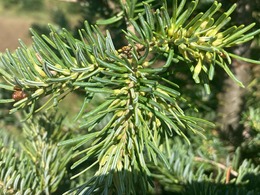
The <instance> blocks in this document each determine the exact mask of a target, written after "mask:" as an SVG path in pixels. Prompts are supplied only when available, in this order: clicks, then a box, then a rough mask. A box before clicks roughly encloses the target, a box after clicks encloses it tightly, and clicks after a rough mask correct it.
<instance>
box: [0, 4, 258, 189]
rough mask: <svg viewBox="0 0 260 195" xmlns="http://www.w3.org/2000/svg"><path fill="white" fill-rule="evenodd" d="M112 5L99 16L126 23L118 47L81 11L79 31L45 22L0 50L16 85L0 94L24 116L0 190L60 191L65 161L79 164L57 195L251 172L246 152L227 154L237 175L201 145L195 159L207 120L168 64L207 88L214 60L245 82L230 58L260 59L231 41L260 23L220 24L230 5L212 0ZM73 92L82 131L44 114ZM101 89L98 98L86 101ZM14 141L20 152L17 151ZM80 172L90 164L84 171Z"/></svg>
mask: <svg viewBox="0 0 260 195" xmlns="http://www.w3.org/2000/svg"><path fill="white" fill-rule="evenodd" d="M120 5H121V11H119V13H118V14H117V15H116V16H115V17H112V18H110V19H107V20H103V21H101V20H100V21H98V24H102V25H107V24H112V23H115V22H119V21H120V22H125V23H126V26H127V29H126V30H123V31H122V33H123V34H124V36H125V40H124V41H126V42H127V44H126V45H125V46H123V47H121V48H116V47H115V46H114V42H113V40H112V38H111V35H110V33H109V31H105V33H103V31H102V30H101V29H100V27H99V26H97V25H90V24H89V23H88V22H87V21H86V22H85V23H84V25H85V28H84V29H80V30H79V36H80V38H79V39H77V38H75V37H73V36H72V34H71V33H70V32H68V31H67V30H66V29H63V30H61V31H60V30H56V29H54V28H53V27H52V26H50V34H49V36H46V35H42V36H40V35H38V34H37V33H36V32H35V31H34V30H32V29H31V32H32V34H33V44H32V46H30V47H27V46H26V45H25V44H24V43H23V42H22V41H20V43H21V47H19V48H18V49H17V50H16V51H15V52H14V53H11V52H9V51H7V52H6V53H5V54H2V55H1V56H0V60H1V64H0V66H1V67H0V74H1V76H2V78H3V79H4V81H5V82H2V84H0V87H1V88H3V89H5V90H8V91H11V92H13V94H12V97H9V98H5V97H2V99H1V100H0V103H3V104H7V103H12V104H13V108H12V109H11V110H10V113H11V114H12V113H17V112H19V111H21V112H22V113H23V114H22V116H24V118H23V119H22V120H23V121H25V122H24V124H23V132H22V140H21V143H22V144H21V148H20V149H19V147H18V149H17V150H15V149H14V147H11V148H9V149H6V146H5V144H2V152H1V155H2V154H3V155H2V156H1V162H3V163H2V166H3V169H2V170H1V174H0V175H1V177H0V181H1V183H0V185H2V186H3V189H4V191H3V192H4V193H7V191H8V190H10V189H11V190H12V192H13V191H15V192H16V193H17V194H19V193H25V192H26V190H27V191H28V194H29V193H35V194H37V193H39V194H41V193H45V194H50V193H54V192H57V191H58V190H60V189H62V187H59V186H63V184H64V183H66V180H67V179H68V177H69V176H71V173H66V166H67V165H68V163H69V162H70V163H72V166H71V168H72V169H73V170H76V171H77V173H73V172H72V173H73V176H72V179H74V180H76V181H78V182H76V183H72V184H71V186H69V187H70V190H68V191H67V192H66V193H65V194H72V193H78V194H139V193H140V191H139V190H141V192H142V194H145V193H147V192H148V191H149V188H150V186H152V185H153V182H154V180H155V179H158V180H159V182H160V183H161V185H162V186H164V187H165V189H167V190H168V191H174V192H176V191H177V192H180V193H185V192H188V193H191V192H192V193H193V192H194V194H195V192H198V190H199V187H200V186H203V189H204V192H205V193H206V192H210V193H213V192H215V190H216V189H215V188H214V186H213V185H211V184H210V183H214V182H217V183H219V184H224V183H225V182H226V183H229V182H230V183H231V184H232V185H233V184H234V185H244V183H243V182H246V180H248V177H247V176H248V175H250V174H256V173H258V172H259V166H258V167H257V166H255V165H254V164H253V163H251V162H249V161H247V160H245V161H243V163H242V164H240V166H239V165H237V164H239V163H240V162H239V161H238V160H233V162H234V163H237V164H236V166H234V167H233V168H234V169H235V170H233V169H225V170H227V171H231V174H233V176H234V177H235V178H234V179H233V180H232V181H231V180H230V179H228V178H227V176H226V175H225V174H224V172H225V170H224V171H223V170H219V169H218V168H219V167H220V166H217V167H216V166H215V165H219V164H218V163H215V161H218V160H219V159H218V158H215V159H208V158H207V157H206V156H204V155H203V152H201V153H202V156H201V157H196V156H194V155H193V154H194V153H196V152H198V151H197V150H193V149H192V148H191V146H189V144H190V143H192V144H193V143H195V140H197V141H198V140H202V138H205V133H203V132H204V131H205V129H206V130H208V129H212V128H213V127H214V125H213V124H212V123H211V122H208V121H206V120H204V119H203V118H202V117H196V116H194V115H189V113H193V112H194V111H196V107H193V106H192V103H191V102H190V101H189V100H190V98H189V97H188V94H184V92H185V89H183V88H182V87H180V84H179V83H178V82H177V79H175V78H176V77H177V75H176V69H177V68H178V67H180V66H182V67H186V70H187V69H188V70H189V71H190V73H189V72H187V71H183V72H182V74H184V75H187V76H189V77H192V79H193V80H194V81H195V83H196V84H198V86H201V85H203V86H204V88H205V91H206V93H207V94H210V92H211V91H210V83H211V81H212V80H213V78H214V75H215V69H216V68H221V69H223V70H224V71H225V72H226V73H227V75H228V76H230V77H231V78H232V79H233V80H234V81H235V82H236V83H237V84H238V85H240V86H243V84H242V83H241V82H240V81H239V80H238V79H237V78H236V77H235V76H234V75H233V73H232V72H231V70H230V69H229V65H230V64H231V63H232V59H233V58H235V59H238V60H244V61H246V62H251V63H258V64H259V61H256V60H251V59H246V58H243V57H241V56H237V55H235V54H233V53H231V52H230V51H229V48H230V47H233V46H236V45H239V44H242V43H244V42H247V41H250V40H252V39H253V38H254V35H256V34H258V33H259V32H260V30H256V31H253V32H249V30H250V29H251V28H253V26H254V25H255V24H250V25H248V26H245V25H240V26H235V25H233V26H232V25H231V26H227V24H228V22H230V21H231V17H230V15H231V13H232V12H233V11H234V10H235V7H236V5H233V6H232V7H231V8H230V9H229V10H228V11H226V12H223V13H220V9H221V4H220V3H218V2H214V3H213V4H212V5H211V7H210V8H209V9H208V10H207V11H206V12H204V13H202V12H201V13H196V12H194V10H196V7H197V5H198V1H197V0H195V1H192V2H190V3H187V5H186V4H185V1H181V2H180V3H178V1H177V0H174V1H173V2H172V11H170V9H169V7H168V6H169V4H167V3H166V1H162V3H161V5H160V6H161V7H160V8H158V9H155V10H154V9H153V8H156V7H158V4H155V2H154V1H147V2H142V3H139V2H138V1H130V0H129V1H120ZM184 70H185V69H184ZM216 76H218V75H216ZM72 92H78V93H82V94H84V101H83V103H82V106H81V108H80V110H79V112H78V113H77V115H76V117H75V120H74V121H73V122H74V123H78V122H79V123H80V125H79V128H80V130H77V131H76V130H74V131H72V130H70V132H71V133H70V135H69V137H70V139H68V137H66V136H65V135H66V134H67V133H66V131H64V129H63V128H62V127H61V126H62V123H61V120H60V118H57V117H56V116H55V114H54V115H50V116H49V117H50V118H52V119H53V121H52V120H50V118H49V117H48V116H46V115H47V114H46V113H48V112H51V110H58V109H59V107H58V105H59V103H60V102H61V101H62V100H63V99H64V98H65V97H66V96H67V95H68V94H70V93H72ZM98 94H102V96H103V97H104V101H103V102H102V103H100V105H98V106H93V107H91V106H90V105H91V103H92V101H93V100H94V99H95V97H97V95H98ZM187 97H188V98H187ZM73 106H74V104H73V102H71V107H73ZM188 109H189V110H193V112H189V111H187V110H188ZM39 113H40V114H39ZM44 113H45V115H44ZM76 132H78V133H76ZM77 134H79V135H77ZM5 137H6V136H4V138H5ZM183 140H185V142H183ZM4 143H5V142H4ZM57 143H59V144H58V145H59V146H60V148H57ZM192 144H191V145H192ZM65 146H69V147H72V151H71V150H68V149H67V150H66V147H65ZM19 150H22V151H23V152H21V154H20V155H18V156H16V152H17V151H19ZM6 151H7V152H6ZM65 151H66V152H65ZM18 153H19V152H18ZM64 153H65V154H66V155H64ZM71 158H72V160H71V161H70V159H71ZM234 159H235V158H234ZM196 160H197V161H202V163H200V164H199V163H196ZM212 162H214V163H212ZM198 164H199V165H198ZM212 164H213V166H212ZM209 165H210V166H209ZM21 167H25V168H24V169H22V170H21V169H20V168H21ZM222 167H223V166H222ZM19 170H21V171H19ZM23 170H31V172H29V173H27V172H22V171H23ZM89 171H90V172H94V175H93V177H91V178H89V175H88V174H87V173H88V172H89ZM232 171H233V172H232ZM208 173H211V174H208ZM31 175H33V176H31ZM227 175H228V174H227ZM229 175H230V173H229ZM27 177H28V179H26V178H27ZM258 177H259V176H258ZM30 178H36V179H35V180H32V179H30ZM87 178H88V180H87ZM258 180H259V179H258ZM204 181H205V182H208V184H207V183H205V182H204ZM224 181H225V182H224ZM200 182H202V184H201V183H200ZM172 184H174V185H172ZM74 185H75V186H74ZM232 185H230V186H231V188H232ZM245 185H246V184H245ZM10 186H11V187H10ZM176 186H177V187H176ZM252 186H254V187H255V186H256V185H254V184H252ZM252 186H251V187H252ZM226 188H228V187H227V186H224V187H223V190H224V191H225V189H226ZM231 188H230V189H231ZM25 189H26V190H25ZM23 190H24V191H23ZM232 190H235V191H236V189H235V188H234V189H233V188H232ZM241 190H244V188H241ZM217 191H218V192H220V191H221V192H222V188H219V189H217ZM255 192H259V188H256V189H255Z"/></svg>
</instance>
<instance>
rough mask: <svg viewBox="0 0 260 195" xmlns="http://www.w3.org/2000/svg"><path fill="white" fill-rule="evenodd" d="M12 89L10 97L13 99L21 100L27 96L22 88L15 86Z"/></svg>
mask: <svg viewBox="0 0 260 195" xmlns="http://www.w3.org/2000/svg"><path fill="white" fill-rule="evenodd" d="M14 90H15V91H14V92H13V95H12V98H13V99H14V100H15V101H19V100H22V99H24V98H26V97H27V94H26V93H25V92H24V91H23V90H22V89H20V88H19V87H17V86H15V87H14Z"/></svg>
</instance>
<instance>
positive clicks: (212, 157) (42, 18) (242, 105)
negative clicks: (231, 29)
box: [0, 0, 260, 194]
mask: <svg viewBox="0 0 260 195" xmlns="http://www.w3.org/2000/svg"><path fill="white" fill-rule="evenodd" d="M140 2H141V1H140ZM168 2H169V5H170V4H171V1H170V0H168ZM220 2H222V4H223V7H222V9H223V11H224V10H227V8H229V7H230V6H231V5H232V4H233V3H237V4H238V8H237V9H236V11H235V12H234V13H233V15H232V19H233V23H235V24H242V23H243V24H250V23H252V22H255V23H256V26H255V27H254V28H255V29H259V28H260V2H259V1H258V0H250V1H244V0H222V1H220ZM212 3H213V0H201V1H200V4H199V9H198V10H197V11H198V12H199V11H205V10H206V9H207V8H208V7H209V6H210V5H211V4H212ZM156 6H157V5H156V4H155V5H154V8H156ZM169 7H171V6H169ZM0 11H1V15H0V16H1V18H0V20H2V21H4V20H7V21H8V19H9V18H10V17H11V18H17V19H19V18H22V19H23V20H28V21H30V26H31V27H32V28H33V29H34V30H36V31H37V32H38V33H39V34H48V33H49V28H48V25H47V24H48V23H50V24H53V25H54V26H55V28H57V29H61V28H66V29H68V30H69V31H71V32H73V34H74V36H75V37H77V36H78V29H79V28H82V27H83V21H84V20H88V21H89V23H90V24H95V23H96V21H97V20H100V19H107V18H110V17H112V16H114V15H116V14H117V13H118V12H119V11H120V6H119V4H118V2H117V1H113V0H98V1H97V0H78V1H65V0H64V1H58V0H57V1H53V0H19V1H18V0H0ZM0 22H1V21H0ZM10 28H15V26H13V27H10ZM26 28H27V26H26ZM104 29H109V30H110V33H111V35H112V38H113V39H114V42H115V45H116V47H117V48H120V47H122V46H123V45H125V40H124V38H123V34H122V32H121V31H120V30H121V29H126V26H125V24H123V23H121V22H120V21H119V22H117V23H114V24H111V25H107V26H104ZM20 30H26V32H27V35H26V36H28V37H30V36H31V35H30V34H29V31H28V29H20ZM4 31H5V28H2V27H1V31H0V35H1V33H4ZM16 32H17V31H16ZM17 38H18V37H15V39H16V40H15V42H14V45H15V46H14V48H15V47H17V46H18V42H17ZM19 38H21V37H19ZM9 39H11V37H5V39H2V40H1V42H0V44H2V42H7V41H9ZM25 39H27V38H25ZM11 48H13V46H11ZM4 49H5V48H1V52H4ZM231 50H233V51H234V52H235V53H237V54H239V55H241V56H245V57H250V58H252V59H255V60H260V36H259V35H258V36H256V37H255V39H254V40H253V41H251V42H250V43H247V44H244V45H242V46H239V47H238V48H231ZM185 67H186V66H185ZM185 67H184V66H179V67H178V68H176V69H175V70H173V71H176V72H177V74H176V75H177V78H174V81H175V82H177V83H178V84H179V86H180V87H181V88H182V89H185V90H183V96H184V97H185V98H186V99H187V100H189V101H190V102H191V103H192V104H193V105H192V106H194V107H195V108H196V109H197V110H198V111H199V112H196V111H194V109H191V108H189V107H188V108H183V109H185V110H186V111H187V113H188V114H190V115H193V116H196V117H201V118H204V119H207V120H209V121H212V122H214V123H215V124H216V127H215V128H214V129H207V131H206V132H204V134H205V135H206V137H207V139H202V138H198V137H197V136H196V137H194V138H193V137H191V138H190V139H191V142H192V144H191V146H188V145H187V144H186V143H183V142H182V141H180V140H179V138H176V139H175V140H174V141H173V146H172V148H173V149H174V148H176V150H173V151H172V154H170V156H169V159H171V158H173V159H171V160H170V161H171V162H172V164H171V165H172V166H173V168H172V169H171V172H169V171H168V170H165V168H164V167H163V166H161V167H160V166H158V167H152V169H154V170H155V172H156V173H157V175H155V176H154V184H155V190H150V191H151V193H152V194H195V193H194V192H198V191H200V190H201V189H203V192H202V193H200V194H221V193H224V192H227V189H228V190H229V191H230V193H229V194H237V190H239V189H241V191H240V193H238V194H247V193H248V194H257V193H260V190H259V186H258V187H257V183H258V184H259V175H260V173H259V170H253V168H252V174H251V175H247V176H245V177H244V178H242V180H243V181H245V182H244V183H243V182H242V184H240V185H239V187H238V186H236V184H234V183H232V184H225V183H229V181H223V178H226V175H225V174H228V173H226V172H225V171H227V170H228V167H232V170H235V171H237V172H239V170H238V169H239V166H232V163H233V164H234V162H236V164H239V165H243V166H245V167H247V166H248V167H249V166H250V165H251V164H250V163H252V164H253V165H254V166H257V165H259V163H260V67H259V65H253V64H249V63H245V62H240V61H235V62H234V63H233V64H232V71H233V72H234V74H235V75H236V76H237V77H238V78H239V79H240V80H241V81H243V82H244V84H245V86H246V88H244V89H243V88H240V87H237V86H235V85H236V84H234V82H233V81H230V79H229V78H228V76H227V75H226V74H225V73H224V72H223V70H220V69H217V70H216V72H217V73H216V76H215V79H214V81H212V82H211V83H210V84H211V91H212V93H211V94H209V95H208V94H207V93H206V92H205V90H204V88H203V87H202V86H199V85H195V84H194V82H193V81H192V76H191V75H189V74H190V73H189V70H187V74H183V70H182V69H183V68H185ZM186 68H187V67H186ZM176 80H177V81H176ZM11 95H12V94H11V93H9V92H7V91H4V90H3V89H0V99H3V98H4V97H10V96H11ZM83 96H84V94H81V93H80V92H79V93H77V94H71V95H69V96H68V97H66V100H65V101H64V102H63V103H62V105H59V106H60V108H62V110H61V112H60V113H59V114H61V115H63V116H64V120H63V126H62V129H61V130H60V131H62V132H64V133H65V132H66V135H67V136H72V135H71V133H68V132H69V129H70V130H71V131H73V132H75V133H77V134H84V132H79V130H78V129H77V128H76V124H73V123H72V120H73V118H72V116H74V115H75V114H76V113H78V111H79V110H78V108H79V106H77V105H80V104H81V102H82V101H83ZM102 98H104V96H103V95H102V94H101V95H100V96H98V97H97V98H95V101H93V102H92V105H91V106H93V107H94V106H96V105H98V104H99V103H100V102H102ZM72 101H73V102H74V104H73V105H74V107H71V106H70V103H69V102H72ZM11 107H12V105H11V104H10V105H9V104H1V108H0V135H1V137H5V141H4V144H6V145H8V144H9V143H8V142H11V141H10V140H11V139H12V140H13V137H15V139H18V140H20V139H24V138H23V137H24V136H21V135H22V134H24V131H22V130H21V128H22V125H21V124H20V123H19V122H18V120H17V119H20V118H21V114H19V113H16V114H15V115H9V114H8V111H9V110H10V109H11ZM103 122H104V123H105V121H103ZM81 131H82V130H81ZM7 135H8V136H7ZM6 137H8V139H7V138H6ZM10 137H11V138H10ZM58 137H59V136H58ZM50 139H51V138H50ZM55 139H56V138H55ZM52 141H53V142H55V141H57V140H52ZM6 142H7V143H6ZM14 148H19V146H16V147H14ZM173 156H174V157H173ZM227 156H228V158H227ZM178 159H179V160H178ZM194 159H195V160H194ZM180 162H181V163H182V164H180ZM249 162H250V163H249ZM200 163H201V164H203V163H205V164H208V170H204V173H205V174H204V173H203V174H204V175H207V176H208V178H207V179H205V178H204V179H202V178H200V179H198V178H199V176H200V174H201V175H202V172H200V169H199V167H200V166H199V164H200ZM243 163H244V164H243ZM246 163H248V165H245V164H246ZM249 164H250V165H249ZM223 167H224V168H223ZM221 168H222V169H224V170H225V171H224V173H223V171H222V172H221V171H219V169H221ZM67 169H68V170H67V172H68V173H67V176H66V178H69V177H70V176H72V175H73V172H74V171H76V172H78V170H73V171H71V170H70V169H69V165H68V166H67ZM78 169H79V170H80V167H79V168H78ZM248 169H249V168H248ZM187 172H190V173H194V174H193V175H192V177H194V178H195V179H194V178H193V179H190V178H189V177H190V176H189V175H188V174H187ZM220 172H221V173H220ZM210 173H213V175H212V174H210ZM218 174H219V175H221V176H219V177H218V178H222V180H221V179H218V178H217V177H216V175H218ZM165 175H168V176H169V177H165ZM231 175H232V174H231ZM85 177H88V178H89V177H91V174H90V173H89V172H88V173H86V174H84V175H81V176H80V177H79V178H77V179H75V180H73V181H72V182H71V183H70V184H69V185H70V187H73V186H76V185H77V184H78V183H80V182H84V180H85V179H86V178H85ZM205 177H206V176H205ZM247 178H249V181H247V182H246V179H247ZM196 179H197V181H196ZM203 181H204V182H203ZM69 185H68V181H67V183H66V182H63V184H61V185H60V186H59V188H57V189H55V190H54V191H53V193H54V192H55V193H56V194H59V193H61V192H64V191H66V190H68V189H69V188H68V186H69ZM0 186H1V181H0ZM0 192H1V191H0ZM214 192H215V193H214ZM55 193H54V194H55Z"/></svg>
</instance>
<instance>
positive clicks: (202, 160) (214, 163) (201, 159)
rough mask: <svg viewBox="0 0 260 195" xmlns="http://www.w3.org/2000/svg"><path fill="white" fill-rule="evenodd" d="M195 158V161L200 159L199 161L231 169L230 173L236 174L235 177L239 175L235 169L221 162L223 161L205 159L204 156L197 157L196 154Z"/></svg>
mask: <svg viewBox="0 0 260 195" xmlns="http://www.w3.org/2000/svg"><path fill="white" fill-rule="evenodd" d="M194 160H195V161H199V162H206V163H210V164H212V165H215V166H217V167H219V168H221V169H223V170H226V169H230V173H231V174H232V175H234V176H235V177H237V176H238V172H236V171H235V170H233V169H232V168H231V167H227V166H225V165H223V164H221V163H217V162H215V161H212V160H208V159H204V158H201V157H196V156H195V157H194Z"/></svg>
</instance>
